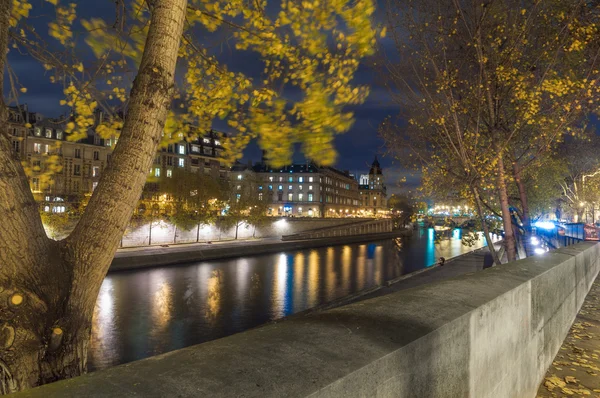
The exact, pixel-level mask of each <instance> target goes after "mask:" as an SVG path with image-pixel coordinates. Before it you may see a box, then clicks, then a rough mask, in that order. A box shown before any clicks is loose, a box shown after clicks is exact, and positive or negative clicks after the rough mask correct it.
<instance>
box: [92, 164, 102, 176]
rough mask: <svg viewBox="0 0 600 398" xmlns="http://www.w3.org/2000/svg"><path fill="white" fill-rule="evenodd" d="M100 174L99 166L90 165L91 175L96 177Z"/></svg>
mask: <svg viewBox="0 0 600 398" xmlns="http://www.w3.org/2000/svg"><path fill="white" fill-rule="evenodd" d="M99 175H100V167H98V166H94V167H92V177H98V176H99Z"/></svg>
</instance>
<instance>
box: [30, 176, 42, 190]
mask: <svg viewBox="0 0 600 398" xmlns="http://www.w3.org/2000/svg"><path fill="white" fill-rule="evenodd" d="M31 190H32V191H33V192H39V191H40V179H39V178H32V179H31Z"/></svg>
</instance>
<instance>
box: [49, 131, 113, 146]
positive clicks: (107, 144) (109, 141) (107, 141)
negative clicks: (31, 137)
mask: <svg viewBox="0 0 600 398" xmlns="http://www.w3.org/2000/svg"><path fill="white" fill-rule="evenodd" d="M57 134H58V133H57ZM104 143H105V144H106V146H110V145H111V144H112V142H111V139H110V138H109V139H107V140H106V141H105V142H104Z"/></svg>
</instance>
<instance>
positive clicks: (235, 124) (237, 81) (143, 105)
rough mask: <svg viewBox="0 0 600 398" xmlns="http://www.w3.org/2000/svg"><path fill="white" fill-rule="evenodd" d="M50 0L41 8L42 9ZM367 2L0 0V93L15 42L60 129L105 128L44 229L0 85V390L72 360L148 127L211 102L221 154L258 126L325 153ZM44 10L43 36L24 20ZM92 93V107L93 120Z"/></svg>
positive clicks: (64, 372) (183, 134) (285, 157)
mask: <svg viewBox="0 0 600 398" xmlns="http://www.w3.org/2000/svg"><path fill="white" fill-rule="evenodd" d="M33 5H36V7H33ZM267 8H268V9H269V12H267ZM52 9H54V11H55V15H56V16H55V17H49V16H50V15H52V14H53V13H52ZM273 11H274V12H273ZM373 11H374V3H373V1H372V0H356V1H352V2H350V1H344V0H343V1H331V2H330V1H325V2H317V1H314V2H313V1H308V2H306V1H303V2H300V1H283V2H281V3H280V4H279V7H267V2H266V1H265V0H258V1H252V2H243V1H221V0H214V1H209V0H190V1H189V2H188V1H186V0H153V1H143V0H131V1H129V2H123V1H119V2H116V13H115V15H116V18H115V21H110V22H106V21H104V20H102V19H99V18H96V17H94V18H91V19H89V20H85V19H81V18H78V15H77V4H76V3H70V4H68V5H66V4H61V2H60V1H59V0H52V1H48V2H36V3H33V2H29V1H28V0H0V70H2V71H5V70H6V71H7V74H8V75H5V76H4V77H5V78H3V79H0V92H1V93H3V94H4V93H5V92H7V91H9V90H8V88H7V89H6V90H5V87H4V82H5V81H8V82H12V83H11V84H12V87H11V90H10V92H11V95H10V96H9V98H8V100H9V101H16V100H17V99H18V97H17V94H18V93H19V92H25V91H27V87H23V86H22V85H21V84H20V83H19V80H18V79H17V77H18V76H17V74H16V73H17V72H18V71H17V70H15V69H12V68H9V67H8V66H7V61H6V60H7V58H6V53H7V52H8V51H9V50H10V51H13V50H12V49H13V48H14V47H16V48H17V51H19V52H21V53H24V54H28V55H29V56H31V57H33V58H35V59H36V60H39V61H40V63H41V64H42V65H43V66H44V68H45V69H46V70H47V74H48V76H49V78H50V80H51V81H53V82H57V83H59V84H60V85H61V87H62V88H63V93H64V100H62V101H61V103H62V104H63V105H66V106H68V107H70V109H71V110H72V116H71V117H70V119H69V121H68V122H67V123H66V125H65V132H66V133H67V134H68V139H69V140H71V141H77V140H79V139H81V138H83V137H86V136H87V133H88V131H89V129H90V128H95V129H96V132H98V134H100V135H101V136H102V137H105V138H106V137H111V138H115V137H117V136H118V142H117V143H116V145H115V147H114V151H113V153H112V156H111V160H110V163H109V164H108V167H107V168H106V169H105V171H104V172H103V174H102V176H101V178H100V181H99V183H98V185H97V187H96V189H95V190H94V194H93V196H92V197H91V199H90V201H89V203H88V205H87V207H86V208H85V211H84V212H83V214H82V215H81V218H80V219H79V222H78V223H77V226H76V227H75V229H74V231H73V232H72V233H71V234H70V235H69V236H68V237H67V238H65V239H63V240H60V241H54V240H52V239H49V238H48V237H47V236H46V233H45V231H44V228H43V225H42V222H41V218H40V214H39V212H38V206H37V204H36V203H35V200H34V197H33V195H32V193H31V190H30V187H29V183H28V181H27V176H26V174H25V172H24V170H23V167H22V165H21V164H20V163H19V162H18V161H17V160H16V159H15V158H14V156H13V150H12V145H11V139H10V136H9V133H8V131H7V128H6V126H7V123H6V120H7V111H6V106H5V101H4V97H3V98H2V100H0V126H1V130H0V219H2V220H4V222H5V225H4V228H0V247H2V250H1V251H0V263H2V266H1V267H0V291H1V292H0V299H1V300H2V302H3V303H9V306H8V307H6V311H7V314H9V315H10V316H9V317H5V318H4V319H10V320H9V321H7V322H6V323H4V324H3V325H2V330H3V338H2V340H1V341H0V343H1V346H0V348H1V349H2V351H0V365H1V372H0V376H1V377H0V391H3V392H13V391H18V390H23V389H26V388H29V387H33V386H36V385H40V384H44V383H47V382H51V381H54V380H58V379H63V378H68V377H73V376H77V375H80V374H82V373H84V372H85V371H86V367H87V348H88V346H89V338H90V333H91V324H92V315H93V311H94V305H95V302H96V298H97V296H98V292H99V289H100V286H101V284H102V281H103V279H104V276H105V275H106V272H107V271H108V268H109V266H110V263H111V260H112V258H113V256H114V254H115V251H116V250H117V247H118V245H119V241H120V239H121V237H122V235H123V232H124V231H125V229H126V228H127V224H128V222H129V220H130V218H131V216H132V214H133V212H134V209H135V208H136V205H137V202H138V200H139V198H140V195H141V193H142V188H143V186H144V183H145V181H146V177H147V175H148V171H149V170H150V167H151V165H152V161H153V159H154V157H155V156H156V150H157V148H158V145H159V143H163V144H167V143H169V142H176V141H177V142H178V141H181V140H184V139H190V138H194V137H195V136H197V135H198V134H201V133H204V132H205V131H206V130H208V129H209V128H210V127H211V123H212V121H213V119H214V118H215V117H220V118H222V119H226V120H227V123H228V125H229V126H230V127H231V128H232V129H234V132H235V134H234V136H235V137H234V138H233V139H232V140H231V141H228V142H225V146H226V147H227V148H228V149H229V151H228V153H229V157H230V158H237V157H239V156H241V153H240V151H239V150H240V149H241V148H242V147H244V146H245V145H246V144H247V143H248V141H249V140H250V139H251V138H258V141H259V144H260V145H261V146H263V148H265V149H266V150H267V153H268V157H269V161H270V163H271V164H273V165H281V164H284V163H287V162H288V161H289V160H290V157H291V148H292V146H293V143H301V144H302V145H303V149H304V151H305V153H306V154H307V155H308V156H309V157H311V158H315V159H316V158H319V159H322V161H323V162H330V163H331V162H333V161H334V159H335V156H334V155H335V153H334V150H333V136H334V135H335V134H337V133H342V132H345V131H347V130H348V128H349V127H350V126H351V124H352V120H353V115H352V113H351V112H349V111H348V110H346V108H345V107H346V106H347V105H353V104H359V103H361V102H363V101H364V99H365V98H366V96H367V94H368V89H367V87H364V86H358V85H355V84H353V81H352V80H353V77H354V74H355V72H356V70H357V69H358V66H359V63H360V60H361V59H362V58H363V57H365V56H367V55H369V54H371V53H372V49H373V46H374V42H375V36H376V32H375V30H374V29H373V27H372V25H371V20H370V16H371V15H372V13H373ZM30 14H31V17H29V16H30ZM33 18H35V21H36V27H34V26H33V25H32V24H31V23H30V22H31V20H32V19H33ZM44 21H47V22H48V25H47V26H48V33H49V35H50V37H51V39H50V41H47V40H44V38H43V36H42V35H40V34H39V24H41V23H43V22H44ZM225 29H230V30H231V31H230V33H229V34H228V33H226V32H224V30H225ZM80 31H83V32H84V33H83V37H82V35H80V34H79V33H78V32H80ZM225 36H226V37H227V39H228V43H232V48H233V47H234V48H235V49H236V50H240V51H243V52H244V54H245V55H246V56H251V55H248V54H251V53H253V54H255V55H257V56H258V58H259V59H260V60H261V61H263V63H264V65H265V71H264V74H263V75H262V76H261V77H260V78H258V79H253V78H251V77H248V76H246V75H245V74H243V73H241V72H234V71H232V70H231V68H228V66H227V65H226V63H224V62H220V60H219V59H218V53H217V51H219V49H220V48H221V47H220V46H215V45H214V39H217V40H219V39H220V38H223V37H225ZM198 37H199V38H202V41H201V42H199V41H195V40H194V38H198ZM83 40H85V42H86V43H87V44H89V46H90V48H91V50H92V52H93V53H94V55H95V58H96V59H94V60H89V57H85V56H82V54H85V53H86V52H89V49H88V50H85V51H78V50H80V49H81V46H80V45H79V44H80V43H81V42H82V41H83ZM215 48H216V49H217V50H214V49H215ZM176 66H178V67H177V68H176ZM176 71H177V72H181V73H182V74H183V75H182V76H181V78H180V79H175V73H176ZM285 87H288V88H291V89H293V90H296V91H295V92H297V93H298V95H294V96H293V97H294V99H295V102H291V101H288V100H287V98H289V97H287V96H284V95H281V94H282V93H283V89H284V88H285ZM174 98H175V100H176V101H172V100H173V99H174ZM97 108H100V109H102V110H103V111H105V113H106V114H107V118H106V120H105V121H103V122H102V123H100V124H99V125H95V123H96V121H95V118H94V111H95V110H96V109H97ZM123 110H124V112H123ZM176 110H177V112H176ZM112 142H115V141H112ZM50 280H51V281H52V283H48V281H50Z"/></svg>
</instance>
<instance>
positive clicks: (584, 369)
mask: <svg viewBox="0 0 600 398" xmlns="http://www.w3.org/2000/svg"><path fill="white" fill-rule="evenodd" d="M537 397H538V398H550V397H600V276H599V277H597V278H596V281H595V282H594V284H593V285H592V288H591V289H590V292H589V293H588V295H587V297H586V299H585V301H584V302H583V305H582V306H581V310H580V311H579V314H578V315H577V317H576V318H575V322H574V323H573V326H572V327H571V329H570V330H569V334H568V335H567V338H566V339H565V341H564V343H563V345H562V347H561V348H560V350H559V351H558V354H557V355H556V357H555V358H554V361H553V362H552V365H551V366H550V369H548V372H547V373H546V376H545V377H544V380H543V381H542V384H541V385H540V388H539V390H538V392H537Z"/></svg>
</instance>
